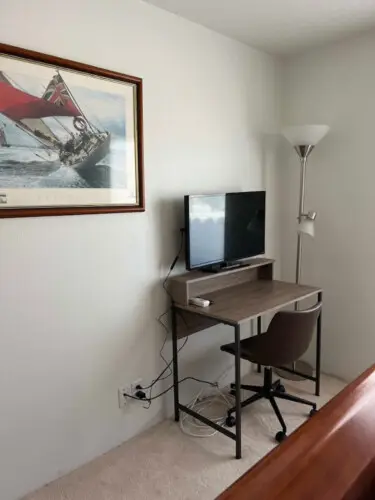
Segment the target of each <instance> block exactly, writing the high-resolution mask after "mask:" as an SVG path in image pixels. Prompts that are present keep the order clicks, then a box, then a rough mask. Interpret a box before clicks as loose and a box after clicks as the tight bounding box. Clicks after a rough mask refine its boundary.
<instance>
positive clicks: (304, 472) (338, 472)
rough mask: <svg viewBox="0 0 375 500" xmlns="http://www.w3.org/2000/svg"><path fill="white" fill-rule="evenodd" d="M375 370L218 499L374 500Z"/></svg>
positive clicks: (374, 368)
mask: <svg viewBox="0 0 375 500" xmlns="http://www.w3.org/2000/svg"><path fill="white" fill-rule="evenodd" d="M374 415H375V365H374V366H372V367H371V368H369V369H368V370H367V371H366V372H365V373H363V374H362V375H361V376H360V377H359V378H358V379H357V380H355V381H354V382H352V383H351V384H349V385H348V386H347V387H346V388H345V389H344V390H343V391H341V392H340V393H339V394H338V395H337V396H336V397H335V398H333V399H332V400H331V401H330V402H329V403H327V404H326V405H325V406H324V407H323V408H322V409H321V410H320V411H319V412H318V413H317V414H316V415H314V417H312V418H311V419H310V420H308V421H306V422H305V423H304V424H303V425H302V426H301V427H300V428H299V429H297V430H296V431H295V432H293V434H291V436H289V437H288V439H286V440H285V441H284V442H283V443H282V444H281V445H279V446H278V447H277V448H275V449H274V450H272V451H271V452H270V453H269V454H268V455H267V456H265V457H264V458H263V459H262V460H261V461H260V462H258V463H257V464H256V465H255V466H254V467H253V468H251V469H250V470H249V471H248V472H247V473H246V474H245V475H244V476H242V477H241V478H240V479H239V480H238V481H236V482H235V483H234V484H233V485H232V486H231V487H229V488H228V489H227V490H226V491H225V492H224V493H222V494H221V495H220V497H218V500H250V499H264V500H266V499H267V500H359V499H361V500H373V499H374V498H375V419H374Z"/></svg>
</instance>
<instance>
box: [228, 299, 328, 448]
mask: <svg viewBox="0 0 375 500" xmlns="http://www.w3.org/2000/svg"><path fill="white" fill-rule="evenodd" d="M321 308H322V303H321V302H319V303H317V304H316V305H315V306H313V307H311V308H309V309H306V310H304V311H280V312H277V313H276V314H275V316H274V317H273V319H272V321H271V323H270V325H269V327H268V330H267V332H266V333H263V334H261V335H256V336H254V337H249V338H247V339H245V340H241V358H242V359H246V360H248V361H250V362H251V363H256V364H260V365H263V366H264V367H265V368H264V382H263V386H256V385H241V389H245V390H248V391H252V392H255V394H254V395H253V396H251V397H250V398H248V399H246V400H245V401H242V402H241V408H245V407H246V406H248V405H250V404H252V403H255V401H258V400H259V399H262V398H266V399H268V400H269V402H270V403H271V406H272V409H273V411H274V412H275V414H276V416H277V418H278V420H279V422H280V424H281V427H282V431H280V432H278V433H277V434H276V436H275V438H276V441H278V442H279V443H280V442H281V441H283V439H285V437H286V435H287V434H286V433H287V428H286V424H285V422H284V419H283V417H282V415H281V412H280V410H279V407H278V406H277V403H276V398H279V399H287V400H288V401H293V402H295V403H301V404H304V405H308V406H311V407H312V409H311V411H310V416H312V415H314V414H315V413H316V411H317V410H316V403H313V402H312V401H308V400H306V399H302V398H298V397H296V396H292V395H291V394H287V393H286V392H285V387H284V386H283V385H281V383H280V380H277V381H276V382H274V383H272V368H271V367H278V366H283V365H287V364H290V363H293V362H295V361H297V360H298V359H299V358H300V357H301V356H302V355H303V354H304V353H305V352H306V351H307V349H308V347H309V345H310V342H311V339H312V336H313V333H314V327H315V325H316V321H317V319H318V317H319V314H320V312H321ZM220 349H221V350H222V351H225V352H228V353H230V354H233V355H234V354H235V344H234V343H232V344H226V345H223V346H221V348H220ZM231 388H232V394H233V393H234V394H235V392H234V388H235V385H234V384H231ZM235 411H236V408H235V407H233V408H231V409H230V410H229V411H228V416H227V419H226V425H227V426H228V427H233V426H234V425H235V423H236V420H235V417H234V416H233V415H232V414H233V413H235Z"/></svg>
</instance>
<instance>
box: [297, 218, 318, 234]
mask: <svg viewBox="0 0 375 500" xmlns="http://www.w3.org/2000/svg"><path fill="white" fill-rule="evenodd" d="M297 231H298V232H299V233H302V234H307V235H308V236H311V238H314V236H315V221H313V220H311V219H303V220H302V221H301V222H300V223H299V224H298V228H297Z"/></svg>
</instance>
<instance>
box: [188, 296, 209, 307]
mask: <svg viewBox="0 0 375 500" xmlns="http://www.w3.org/2000/svg"><path fill="white" fill-rule="evenodd" d="M189 304H190V305H193V306H198V307H208V306H209V305H210V304H211V302H210V301H209V300H207V299H201V298H200V297H193V298H192V299H190V300H189Z"/></svg>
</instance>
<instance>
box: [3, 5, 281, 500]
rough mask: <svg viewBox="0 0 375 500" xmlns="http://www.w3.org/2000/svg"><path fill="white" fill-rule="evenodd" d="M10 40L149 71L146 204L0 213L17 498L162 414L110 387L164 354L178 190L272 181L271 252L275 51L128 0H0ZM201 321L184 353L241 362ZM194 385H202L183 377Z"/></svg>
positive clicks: (203, 363) (213, 366)
mask: <svg viewBox="0 0 375 500" xmlns="http://www.w3.org/2000/svg"><path fill="white" fill-rule="evenodd" d="M0 32H1V40H2V41H3V42H5V43H10V44H13V45H18V46H23V47H26V48H30V49H35V50H39V51H41V52H47V53H51V54H55V55H58V56H62V57H66V58H71V59H73V60H77V61H82V62H86V63H89V64H93V65H97V66H100V67H105V68H110V69H113V70H117V71H120V72H124V73H128V74H134V75H136V76H140V77H143V78H144V124H145V133H144V143H145V178H146V202H147V211H146V212H145V213H144V214H126V215H103V216H77V217H60V218H58V217H56V218H39V219H38V218H35V219H19V220H1V221H0V241H1V244H0V322H1V334H0V394H1V400H0V401H1V403H0V408H1V410H0V414H1V417H0V498H1V499H2V500H11V499H16V498H18V497H19V496H20V495H22V494H24V493H26V492H27V491H30V490H32V489H34V488H36V487H38V486H40V485H42V484H43V483H45V482H47V481H49V480H52V479H54V478H55V477H57V476H59V475H62V474H64V473H66V472H67V471H69V470H71V469H73V468H75V467H76V466H78V465H80V464H82V463H84V462H86V461H88V460H90V459H91V458H93V457H95V456H97V455H99V454H101V453H103V452H105V451H106V450H108V449H110V448H112V447H114V446H116V445H118V444H119V443H121V442H123V441H124V440H126V439H128V438H130V437H131V436H133V435H135V434H136V433H138V432H140V431H141V430H143V429H145V428H146V427H147V426H149V425H151V424H152V423H153V422H156V421H158V420H160V419H161V418H162V417H163V415H164V411H163V403H162V402H161V401H159V402H155V403H154V404H153V405H152V407H151V409H150V410H149V411H146V410H143V409H142V408H139V407H137V406H135V407H134V405H133V407H132V408H129V409H128V410H127V411H125V412H124V413H122V412H121V411H120V410H119V409H118V407H117V388H118V387H119V386H121V385H124V383H127V382H129V381H132V380H134V379H136V378H137V377H139V376H140V377H142V378H143V379H146V380H147V379H150V378H151V377H153V376H155V375H156V374H157V372H158V371H159V369H160V366H161V365H160V361H159V358H158V351H159V348H160V346H161V342H162V338H163V333H162V331H161V330H160V328H158V326H157V324H156V321H155V317H156V316H157V315H158V314H159V313H160V311H162V310H163V308H164V307H165V305H166V299H165V297H164V295H163V293H162V291H161V285H160V279H161V277H163V276H164V275H165V273H166V271H167V268H168V266H169V264H170V262H171V260H172V259H173V257H174V255H175V253H176V249H177V247H178V238H179V234H178V229H179V227H180V226H181V224H182V195H183V194H185V193H197V192H220V191H227V190H240V189H258V188H262V187H267V188H268V241H267V245H268V253H269V254H270V255H273V256H276V257H277V241H278V238H277V236H276V231H277V224H276V213H277V211H276V204H277V201H276V179H277V177H276V175H275V172H274V170H273V169H274V166H275V147H274V146H272V145H271V146H267V147H265V146H264V143H263V141H262V140H261V138H260V135H259V133H260V132H261V131H265V130H272V129H274V128H275V124H276V120H277V91H276V83H277V82H276V72H277V63H276V62H275V61H274V60H273V59H272V58H271V57H269V56H267V55H263V54H262V53H260V52H257V51H255V50H251V49H249V48H247V47H245V46H244V45H241V44H239V43H237V42H234V41H230V40H229V39H226V38H224V37H222V36H220V35H218V34H215V33H213V32H210V31H208V30H206V29H204V28H201V27H199V26H197V25H194V24H191V23H189V22H187V21H184V20H182V19H179V18H177V17H175V16H173V15H171V14H168V13H166V12H163V11H161V10H158V9H156V8H154V7H151V6H149V5H147V4H145V3H141V2H138V1H134V0H121V1H119V0H107V1H106V2H102V1H99V0H98V1H93V0H81V1H80V2H78V1H73V0H69V1H66V2H64V4H63V5H53V4H51V2H50V1H47V0H37V1H34V2H30V1H27V0H24V1H22V0H3V1H2V5H1V17H0ZM230 334H231V332H230V331H229V330H228V329H225V328H223V329H221V330H218V331H217V332H216V334H215V335H212V330H209V331H207V332H206V333H205V334H204V335H202V336H201V337H200V338H199V339H198V338H195V339H194V341H193V340H191V341H190V342H189V344H188V346H187V347H186V350H184V352H183V358H184V359H185V365H186V366H185V369H184V370H183V373H186V372H187V371H188V370H187V367H189V368H193V367H194V369H195V368H196V369H197V372H196V373H197V374H198V375H201V376H205V377H206V378H210V379H211V380H213V379H215V378H216V377H217V376H218V375H219V374H220V373H222V371H223V370H224V369H225V368H226V367H227V366H228V365H230V364H231V363H232V360H231V359H229V357H227V356H225V355H224V354H223V353H220V352H219V344H220V343H221V342H222V341H225V340H228V339H230V338H232V337H231V336H230ZM191 390H196V386H192V387H190V391H191Z"/></svg>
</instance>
